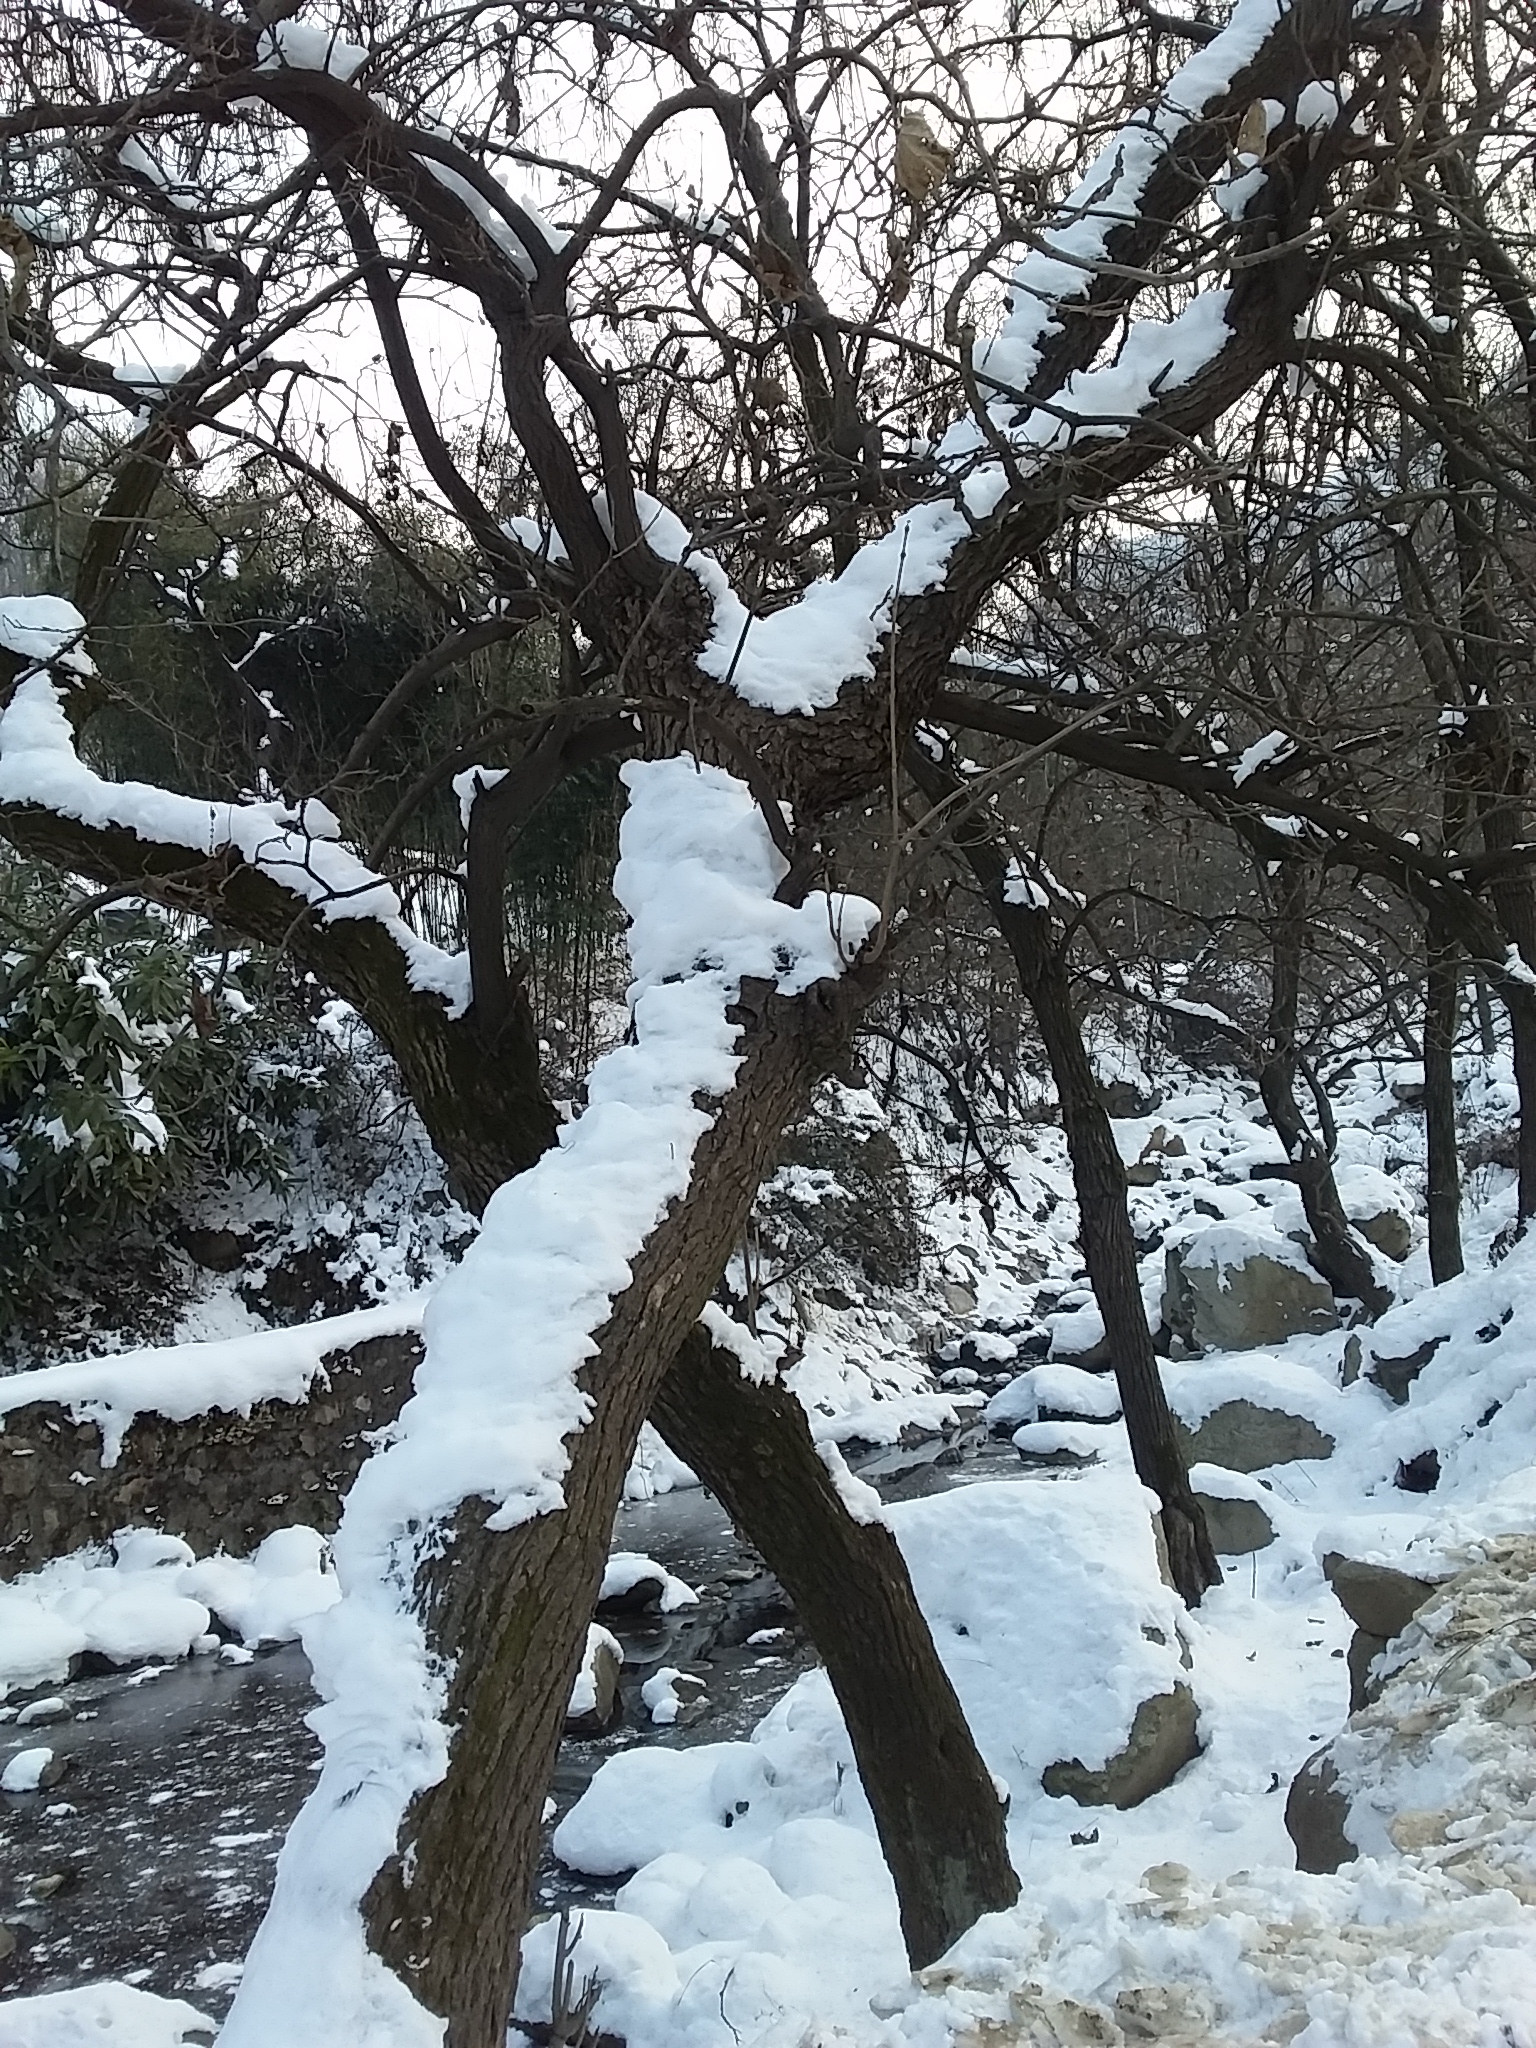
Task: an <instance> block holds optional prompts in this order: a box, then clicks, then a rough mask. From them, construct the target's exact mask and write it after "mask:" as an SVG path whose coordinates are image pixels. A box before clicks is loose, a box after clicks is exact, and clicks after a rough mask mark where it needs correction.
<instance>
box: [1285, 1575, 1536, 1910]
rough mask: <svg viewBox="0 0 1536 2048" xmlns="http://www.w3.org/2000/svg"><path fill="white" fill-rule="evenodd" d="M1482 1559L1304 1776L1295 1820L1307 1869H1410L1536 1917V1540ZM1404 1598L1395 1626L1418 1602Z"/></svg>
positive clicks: (1442, 1591)
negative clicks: (1506, 1898) (1379, 1865)
mask: <svg viewBox="0 0 1536 2048" xmlns="http://www.w3.org/2000/svg"><path fill="white" fill-rule="evenodd" d="M1480 1550H1481V1555H1479V1556H1477V1557H1475V1558H1474V1559H1471V1560H1469V1561H1467V1563H1466V1565H1465V1568H1464V1569H1463V1570H1462V1571H1460V1572H1458V1573H1457V1574H1456V1576H1455V1577H1454V1578H1452V1579H1450V1580H1448V1581H1447V1582H1446V1583H1445V1584H1444V1585H1443V1586H1441V1587H1439V1588H1436V1589H1434V1590H1433V1591H1432V1593H1431V1596H1430V1597H1429V1598H1428V1599H1427V1600H1426V1601H1425V1602H1424V1603H1423V1604H1422V1605H1421V1606H1420V1607H1419V1609H1418V1611H1417V1612H1416V1613H1414V1614H1412V1615H1411V1616H1410V1618H1409V1619H1408V1620H1407V1622H1406V1624H1405V1626H1404V1627H1403V1628H1402V1630H1401V1631H1400V1633H1398V1634H1397V1636H1396V1638H1395V1640H1394V1641H1393V1642H1392V1644H1391V1645H1390V1647H1389V1648H1388V1649H1387V1651H1386V1653H1385V1655H1384V1657H1383V1658H1382V1660H1381V1661H1380V1663H1379V1664H1378V1666H1377V1670H1378V1674H1379V1675H1378V1680H1377V1686H1376V1690H1375V1695H1374V1697H1373V1698H1371V1699H1370V1700H1369V1701H1368V1702H1367V1703H1366V1704H1365V1705H1364V1706H1363V1707H1361V1708H1360V1709H1359V1710H1358V1711H1357V1712H1356V1713H1354V1714H1353V1715H1351V1717H1350V1721H1349V1725H1348V1727H1347V1728H1346V1729H1345V1730H1344V1732H1343V1733H1342V1734H1340V1735H1338V1736H1336V1737H1335V1738H1334V1740H1333V1741H1332V1742H1331V1743H1330V1744H1328V1745H1327V1746H1326V1747H1325V1748H1324V1749H1323V1750H1321V1751H1319V1752H1318V1753H1317V1754H1316V1755H1315V1756H1313V1757H1312V1758H1310V1759H1309V1760H1308V1763H1307V1764H1306V1766H1305V1767H1304V1770H1303V1772H1302V1773H1301V1776H1300V1778H1299V1779H1298V1781H1297V1784H1296V1786H1295V1787H1293V1791H1292V1798H1291V1802H1290V1807H1289V1809H1288V1813H1287V1825H1288V1826H1289V1827H1290V1828H1291V1831H1292V1835H1293V1838H1294V1839H1295V1840H1296V1842H1297V1849H1298V1857H1299V1859H1300V1860H1301V1861H1302V1864H1303V1867H1304V1868H1308V1869H1313V1870H1317V1869H1326V1868H1334V1867H1337V1865H1336V1864H1335V1863H1331V1862H1330V1861H1329V1860H1328V1859H1329V1855H1330V1853H1335V1854H1337V1856H1338V1858H1339V1860H1341V1861H1342V1860H1344V1858H1345V1857H1346V1856H1349V1855H1353V1854H1359V1855H1362V1856H1370V1857H1375V1858H1378V1859H1381V1860H1384V1861H1386V1862H1388V1863H1391V1862H1394V1861H1397V1860H1399V1859H1407V1860H1409V1861H1412V1862H1416V1863H1419V1864H1422V1865H1428V1866H1432V1867H1434V1868H1436V1869H1439V1870H1443V1871H1444V1872H1446V1873H1447V1874H1448V1875H1450V1876H1452V1877H1454V1878H1456V1879H1457V1881H1458V1882H1460V1883H1462V1884H1464V1885H1466V1886H1467V1887H1468V1889H1470V1890H1475V1891H1488V1890H1493V1889H1502V1890H1505V1891H1508V1892H1510V1893H1512V1894H1513V1895H1514V1897H1516V1898H1517V1899H1519V1900H1521V1901H1522V1902H1523V1903H1525V1904H1527V1905H1536V1741H1533V1740H1532V1730H1533V1729H1536V1536H1529V1535H1521V1536H1507V1537H1502V1538H1497V1539H1494V1540H1493V1541H1490V1542H1489V1543H1487V1544H1485V1545H1482V1546H1480ZM1394 1591H1396V1592H1397V1594H1398V1597H1397V1601H1396V1605H1395V1606H1394V1608H1393V1610H1392V1613H1391V1615H1390V1618H1391V1619H1397V1618H1398V1616H1399V1615H1400V1613H1401V1610H1402V1608H1403V1607H1404V1606H1405V1605H1406V1604H1407V1598H1408V1597H1410V1596H1405V1595H1403V1594H1402V1593H1401V1590H1400V1589H1394ZM1381 1618H1388V1617H1385V1616H1383V1617H1381ZM1330 1828H1335V1829H1336V1830H1337V1834H1336V1838H1332V1837H1330V1834H1329V1830H1330Z"/></svg>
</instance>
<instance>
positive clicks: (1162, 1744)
mask: <svg viewBox="0 0 1536 2048" xmlns="http://www.w3.org/2000/svg"><path fill="white" fill-rule="evenodd" d="M1199 1718H1200V1716H1199V1711H1198V1709H1197V1708H1196V1706H1195V1696H1194V1694H1193V1693H1192V1692H1191V1691H1190V1689H1189V1687H1188V1686H1187V1685H1176V1686H1174V1688H1173V1690H1172V1691H1171V1692H1162V1693H1158V1694H1156V1695H1155V1696H1154V1697H1153V1698H1152V1699H1149V1700H1143V1701H1142V1703H1141V1705H1140V1706H1139V1707H1138V1708H1137V1709H1136V1717H1135V1719H1134V1720H1133V1721H1132V1723H1131V1733H1130V1737H1129V1739H1128V1740H1127V1742H1126V1745H1125V1747H1124V1749H1122V1750H1121V1751H1120V1752H1119V1753H1118V1754H1117V1755H1115V1756H1112V1757H1111V1758H1110V1759H1109V1761H1108V1763H1106V1764H1104V1765H1103V1766H1102V1767H1101V1768H1100V1769H1098V1770H1089V1769H1087V1768H1086V1767H1085V1766H1084V1765H1083V1764H1082V1763H1080V1762H1079V1761H1078V1759H1077V1758H1076V1757H1073V1758H1071V1759H1070V1760H1069V1761H1067V1762H1063V1763H1055V1764H1050V1765H1048V1766H1047V1767H1046V1769H1045V1771H1044V1772H1043V1773H1042V1774H1041V1778H1040V1782H1041V1784H1042V1785H1043V1786H1044V1787H1045V1789H1046V1791H1047V1792H1048V1793H1049V1794H1050V1796H1051V1797H1052V1799H1075V1800H1076V1801H1077V1803H1078V1805H1079V1806H1118V1807H1121V1808H1124V1807H1128V1806H1140V1804H1141V1802H1142V1801H1143V1800H1144V1799H1150V1798H1151V1797H1152V1794H1153V1793H1154V1792H1161V1791H1163V1790H1164V1788H1165V1787H1167V1786H1169V1785H1171V1784H1172V1783H1173V1781H1174V1779H1175V1778H1176V1777H1177V1776H1178V1774H1179V1772H1180V1771H1182V1770H1183V1768H1184V1766H1185V1765H1186V1764H1187V1763H1192V1762H1193V1761H1194V1759H1195V1758H1196V1757H1197V1756H1198V1755H1199V1754H1200V1735H1199V1727H1198V1723H1199Z"/></svg>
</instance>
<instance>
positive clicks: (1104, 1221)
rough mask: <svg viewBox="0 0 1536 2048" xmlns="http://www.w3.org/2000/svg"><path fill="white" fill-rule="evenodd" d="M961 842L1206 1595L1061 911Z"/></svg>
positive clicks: (942, 777) (1169, 1534) (1160, 1474)
mask: <svg viewBox="0 0 1536 2048" xmlns="http://www.w3.org/2000/svg"><path fill="white" fill-rule="evenodd" d="M907 766H908V770H909V772H910V773H911V776H912V779H913V781H914V782H916V783H917V785H918V787H919V788H920V789H921V790H922V791H923V793H924V794H925V795H926V796H927V797H928V799H929V801H930V802H932V803H939V802H942V801H943V800H944V799H945V798H946V797H948V796H950V795H952V794H953V793H954V792H955V791H956V790H957V789H958V788H959V784H958V783H956V782H955V780H954V778H953V777H952V776H951V775H950V773H949V771H948V770H947V769H944V768H941V767H940V766H939V765H938V764H937V763H936V762H934V761H932V760H930V759H929V758H928V757H927V755H925V754H923V753H922V752H921V751H920V750H919V749H917V748H915V747H913V748H910V749H909V750H908V754H907ZM955 842H956V844H957V845H958V847H959V848H960V850H961V852H962V853H963V854H964V855H965V858H966V860H967V861H968V862H969V864H970V868H971V872H972V873H973V874H974V875H975V877H976V880H977V882H978V883H979V884H980V886H981V889H982V892H983V893H984V895H985V896H986V899H987V902H988V904H989V905H990V907H991V910H992V914H993V916H994V917H995V918H996V920H997V926H998V930H999V931H1000V932H1001V934H1002V936H1003V938H1004V940H1005V941H1006V942H1007V945H1008V950H1009V951H1010V952H1011V953H1012V955H1013V960H1014V965H1015V967H1016V968H1017V970H1018V975H1019V981H1020V983H1021V985H1022V987H1023V990H1024V993H1025V995H1026V996H1027V997H1028V999H1029V1003H1030V1006H1031V1008H1032V1009H1033V1010H1034V1013H1035V1021H1036V1022H1037V1023H1038V1025H1039V1027H1040V1036H1041V1038H1042V1040H1043V1041H1044V1043H1045V1054H1046V1058H1047V1060H1048V1061H1049V1062H1050V1068H1051V1075H1052V1078H1053V1079H1054V1081H1055V1083H1056V1094H1057V1099H1058V1101H1059V1102H1060V1104H1061V1122H1062V1129H1063V1131H1064V1132H1065V1134H1066V1140H1067V1151H1068V1153H1069V1155H1070V1157H1071V1161H1072V1183H1073V1186H1074V1188H1075V1189H1076V1192H1077V1207H1078V1217H1079V1224H1080V1228H1081V1232H1082V1244H1083V1259H1084V1262H1085V1263H1086V1265H1087V1267H1088V1279H1089V1282H1090V1284H1091V1286H1092V1288H1093V1297H1094V1300H1095V1301H1096V1302H1097V1303H1098V1306H1099V1313H1100V1315H1101V1316H1102V1317H1103V1318H1104V1334H1105V1336H1106V1338H1107V1339H1108V1342H1109V1351H1110V1357H1111V1359H1112V1361H1113V1364H1114V1371H1115V1381H1116V1384H1117V1386H1118V1387H1119V1389H1120V1403H1121V1406H1122V1408H1123V1409H1124V1411H1125V1428H1126V1435H1127V1436H1128V1437H1129V1439H1130V1445H1131V1457H1132V1460H1133V1462H1134V1463H1135V1466H1136V1476H1137V1477H1138V1478H1139V1479H1140V1480H1141V1482H1142V1484H1143V1485H1144V1486H1149V1487H1151V1489H1152V1491H1153V1492H1154V1493H1155V1494H1156V1495H1157V1497H1158V1500H1159V1501H1160V1502H1161V1503H1162V1516H1161V1519H1162V1527H1163V1537H1164V1541H1165V1543H1166V1545H1167V1550H1168V1564H1169V1569H1170V1571H1171V1572H1172V1574H1173V1583H1174V1585H1175V1587H1176V1588H1177V1589H1178V1592H1179V1596H1180V1598H1181V1599H1182V1600H1183V1601H1184V1602H1185V1604H1186V1605H1187V1606H1190V1607H1197V1606H1198V1605H1199V1604H1200V1601H1201V1599H1202V1598H1203V1597H1204V1594H1205V1592H1206V1590H1207V1589H1208V1588H1209V1587H1211V1586H1217V1585H1220V1583H1221V1567H1220V1565H1219V1564H1218V1563H1217V1562H1216V1553H1215V1550H1214V1549H1213V1548H1212V1546H1211V1539H1210V1533H1209V1531H1208V1530H1207V1528H1206V1525H1205V1513H1204V1510H1203V1509H1202V1508H1201V1506H1200V1503H1199V1501H1198V1500H1196V1498H1195V1495H1194V1491H1193V1489H1192V1488H1191V1486H1190V1483H1189V1467H1188V1464H1187V1462H1186V1460H1185V1457H1184V1451H1183V1447H1182V1445H1181V1444H1180V1442H1179V1437H1178V1432H1177V1430H1176V1429H1175V1428H1174V1422H1173V1416H1172V1414H1171V1412H1170V1411H1169V1407H1168V1397H1167V1395H1166V1394H1165V1393H1164V1392H1163V1382H1162V1376H1161V1374H1160V1373H1159V1371H1158V1365H1157V1354H1156V1352H1155V1351H1154V1350H1153V1348H1152V1333H1151V1331H1150V1330H1149V1329H1148V1327H1147V1316H1146V1310H1145V1308H1144V1307H1143V1306H1142V1300H1141V1280H1140V1276H1139V1275H1138V1273H1137V1270H1136V1240H1135V1236H1134V1234H1133V1233H1132V1230H1131V1218H1130V1210H1129V1207H1128V1205H1127V1199H1126V1180H1125V1167H1124V1165H1123V1163H1122V1161H1121V1158H1120V1152H1119V1148H1118V1147H1117V1146H1116V1144H1115V1133H1114V1129H1113V1127H1112V1125H1111V1124H1110V1121H1109V1117H1108V1114H1107V1112H1106V1111H1105V1108H1104V1105H1103V1103H1102V1102H1101V1101H1100V1099H1099V1089H1098V1082H1097V1081H1096V1079H1095V1077H1094V1072H1093V1065H1092V1062H1091V1061H1090V1060H1089V1058H1088V1051H1087V1047H1086V1046H1085V1045H1084V1044H1083V1034H1082V1031H1081V1029H1080V1027H1079V1025H1078V1021H1077V1017H1076V1014H1075V1012H1074V1011H1073V1008H1072V991H1071V987H1070V984H1069V982H1068V978H1067V965H1066V960H1065V958H1064V957H1063V954H1062V951H1061V949H1060V948H1059V947H1058V946H1057V945H1056V944H1055V943H1054V942H1053V940H1052V937H1051V931H1050V913H1049V912H1048V911H1042V910H1033V909H1030V908H1029V907H1028V906H1026V905H1024V904H1019V903H1011V902H1009V901H1008V898H1007V894H1006V889H1005V884H1006V881H1007V876H1008V864H1007V862H1006V860H1005V859H1004V857H1003V855H1002V853H1001V852H1000V851H999V850H998V848H997V846H996V845H995V844H994V843H993V841H992V839H991V838H990V836H989V835H988V833H987V830H986V827H985V825H984V824H983V823H982V822H980V821H979V820H976V819H974V818H963V819H962V820H961V821H960V822H959V823H958V824H957V825H956V827H955Z"/></svg>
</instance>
